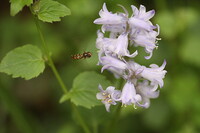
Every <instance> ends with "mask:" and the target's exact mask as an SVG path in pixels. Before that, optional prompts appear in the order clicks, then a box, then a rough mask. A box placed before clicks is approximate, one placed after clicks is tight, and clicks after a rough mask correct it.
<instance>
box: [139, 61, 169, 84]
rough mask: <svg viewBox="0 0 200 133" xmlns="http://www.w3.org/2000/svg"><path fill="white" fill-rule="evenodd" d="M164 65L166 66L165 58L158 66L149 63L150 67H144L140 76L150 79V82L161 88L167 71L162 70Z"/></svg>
mask: <svg viewBox="0 0 200 133" xmlns="http://www.w3.org/2000/svg"><path fill="white" fill-rule="evenodd" d="M165 66H166V61H165V60H164V62H163V64H162V65H161V66H160V67H159V66H158V65H156V64H151V65H150V68H145V69H144V70H143V71H142V72H141V73H140V76H141V77H143V78H145V79H147V80H149V81H151V82H152V84H155V85H156V84H158V85H159V86H160V88H162V87H163V85H164V82H163V78H164V77H165V74H166V73H167V71H166V70H164V68H165Z"/></svg>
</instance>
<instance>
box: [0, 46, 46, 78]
mask: <svg viewBox="0 0 200 133" xmlns="http://www.w3.org/2000/svg"><path fill="white" fill-rule="evenodd" d="M44 68H45V62H44V60H43V58H42V53H41V51H40V49H39V48H38V47H36V46H33V45H30V44H27V45H24V46H22V47H18V48H15V49H14V50H12V51H10V52H8V53H7V55H6V56H5V57H4V58H3V60H2V61H1V64H0V72H4V73H6V74H8V75H12V77H13V78H17V77H21V78H25V79H26V80H29V79H31V78H34V77H37V76H38V75H39V74H40V73H42V72H43V71H44Z"/></svg>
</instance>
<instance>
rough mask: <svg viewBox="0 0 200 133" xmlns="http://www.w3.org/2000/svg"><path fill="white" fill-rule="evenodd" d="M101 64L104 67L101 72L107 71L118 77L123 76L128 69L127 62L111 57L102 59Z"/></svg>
mask: <svg viewBox="0 0 200 133" xmlns="http://www.w3.org/2000/svg"><path fill="white" fill-rule="evenodd" d="M99 64H101V65H103V67H102V69H101V72H103V71H104V70H105V69H107V70H108V71H111V72H112V73H114V74H115V75H118V76H122V75H123V74H124V72H125V70H126V68H127V66H126V63H125V62H123V61H122V60H119V59H118V58H115V57H112V56H109V55H107V56H103V57H101V60H100V63H99Z"/></svg>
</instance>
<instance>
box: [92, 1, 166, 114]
mask: <svg viewBox="0 0 200 133" xmlns="http://www.w3.org/2000/svg"><path fill="white" fill-rule="evenodd" d="M121 7H122V8H123V10H124V12H125V13H112V12H109V11H108V9H107V7H106V4H105V3H104V4H103V8H102V10H101V11H100V12H99V15H100V18H98V19H96V20H95V21H94V23H95V24H101V25H102V27H101V30H102V32H100V31H98V32H97V35H98V37H97V40H96V47H97V48H98V49H99V51H98V57H99V63H98V64H99V65H102V66H103V67H102V69H101V72H103V71H104V70H105V69H107V70H108V71H111V72H112V73H113V74H114V76H115V77H116V78H120V77H122V78H123V79H125V81H126V83H125V85H124V87H123V89H122V91H117V90H115V88H114V87H112V86H109V87H108V88H107V89H106V90H103V89H102V87H101V86H99V89H100V93H98V94H97V99H101V100H102V102H103V103H104V104H105V107H106V110H107V111H109V108H110V105H116V102H121V103H122V105H124V106H126V105H134V106H140V107H144V108H148V107H149V106H150V99H151V98H157V97H158V96H159V91H158V90H157V89H158V86H159V87H160V88H161V87H163V84H164V83H163V79H164V77H165V74H166V72H167V71H166V70H164V68H165V65H166V61H164V62H163V64H162V65H161V66H160V67H159V66H158V65H156V64H151V65H150V67H149V68H148V67H145V66H143V65H140V64H138V63H136V62H135V61H133V60H130V58H133V57H135V56H137V55H138V52H137V50H135V52H134V53H132V54H130V52H129V48H133V47H129V45H130V46H135V47H137V46H141V47H144V49H145V52H146V53H147V54H148V56H145V58H146V59H150V58H151V57H152V55H153V50H154V49H155V48H157V40H158V38H157V36H158V35H159V30H160V29H159V25H156V26H154V25H153V24H152V23H151V21H150V19H151V18H152V17H153V16H154V14H155V11H154V10H150V11H148V12H146V8H145V7H144V6H143V5H141V6H140V8H139V9H138V8H136V7H135V6H133V5H132V6H131V8H132V11H133V14H132V16H131V17H130V18H128V12H127V10H126V9H125V8H124V7H123V6H121ZM155 29H157V31H156V30H155ZM106 31H108V32H109V34H108V35H106V36H104V35H105V34H104V33H105V32H106ZM133 50H134V49H133ZM125 57H126V58H125Z"/></svg>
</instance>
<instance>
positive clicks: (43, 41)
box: [34, 16, 67, 94]
mask: <svg viewBox="0 0 200 133" xmlns="http://www.w3.org/2000/svg"><path fill="white" fill-rule="evenodd" d="M34 20H35V25H36V27H37V30H38V33H39V35H40V39H41V41H42V46H43V49H44V52H45V54H46V56H47V59H48V64H49V66H50V67H51V69H52V71H53V73H54V75H55V76H56V79H57V80H58V82H59V84H60V86H61V89H62V91H63V92H64V93H65V94H66V93H67V88H66V86H65V84H64V82H63V80H62V79H61V77H60V75H59V74H58V71H57V69H56V67H55V65H54V63H53V60H52V58H51V56H50V52H49V49H48V47H47V45H46V42H45V40H44V36H43V34H42V32H41V28H40V25H39V22H38V19H37V18H36V17H35V16H34Z"/></svg>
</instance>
